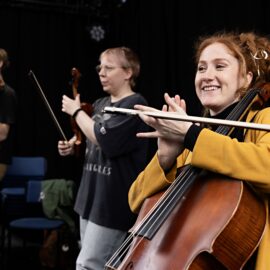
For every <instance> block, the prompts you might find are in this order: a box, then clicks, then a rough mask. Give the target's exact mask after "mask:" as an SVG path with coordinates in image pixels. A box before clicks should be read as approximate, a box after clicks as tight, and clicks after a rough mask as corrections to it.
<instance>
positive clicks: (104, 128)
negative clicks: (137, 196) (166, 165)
mask: <svg viewBox="0 0 270 270" xmlns="http://www.w3.org/2000/svg"><path fill="white" fill-rule="evenodd" d="M135 104H143V105H147V102H146V100H145V99H144V98H143V97H142V96H141V95H140V94H138V93H136V94H134V95H131V96H128V97H125V98H123V99H122V100H120V101H118V102H116V103H114V104H112V103H111V102H110V97H105V98H102V99H98V100H97V101H96V102H95V103H94V104H93V106H94V114H93V119H94V120H95V126H94V131H95V135H96V138H97V141H98V143H99V145H95V144H93V143H92V142H91V141H89V140H87V144H86V153H85V162H84V168H83V175H82V180H81V183H80V187H79V190H78V194H77V199H76V203H75V210H76V212H77V213H78V214H79V215H80V216H81V217H83V218H84V219H88V220H91V221H92V222H94V223H96V224H99V225H102V226H106V227H110V228H114V229H120V230H128V229H130V227H131V226H132V225H133V223H134V222H135V218H136V216H135V215H134V214H133V213H132V212H131V211H130V208H129V205H128V190H129V188H130V186H131V184H132V182H133V181H134V180H135V179H136V177H137V175H138V174H139V173H140V171H142V170H143V169H144V167H145V166H146V163H147V151H148V140H147V139H141V138H137V137H136V133H137V132H143V131H147V130H148V127H147V126H146V125H145V124H144V123H143V121H142V120H141V119H140V118H139V117H138V116H127V115H121V114H107V113H103V112H102V111H103V109H104V107H106V106H115V107H122V108H129V109H133V107H134V105H135Z"/></svg>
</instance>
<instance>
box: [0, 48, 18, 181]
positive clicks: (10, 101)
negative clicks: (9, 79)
mask: <svg viewBox="0 0 270 270" xmlns="http://www.w3.org/2000/svg"><path fill="white" fill-rule="evenodd" d="M8 65H9V60H8V54H7V52H6V50H4V49H2V48H0V181H1V180H2V179H3V177H4V176H5V173H6V170H7V167H8V165H9V164H10V163H11V157H12V147H13V142H12V139H13V125H14V123H15V116H16V103H17V101H16V94H15V91H14V90H13V89H12V88H11V87H10V86H9V85H7V84H6V83H5V81H4V77H3V70H4V69H5V68H6V67H7V66H8Z"/></svg>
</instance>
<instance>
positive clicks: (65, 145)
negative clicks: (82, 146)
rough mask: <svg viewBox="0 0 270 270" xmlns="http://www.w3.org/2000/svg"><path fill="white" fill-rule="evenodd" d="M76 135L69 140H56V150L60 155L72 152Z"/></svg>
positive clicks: (67, 154)
mask: <svg viewBox="0 0 270 270" xmlns="http://www.w3.org/2000/svg"><path fill="white" fill-rule="evenodd" d="M76 140H77V138H76V136H73V137H72V138H71V139H70V140H69V141H58V145H57V146H58V152H59V154H60V156H69V155H73V154H74V144H75V142H76Z"/></svg>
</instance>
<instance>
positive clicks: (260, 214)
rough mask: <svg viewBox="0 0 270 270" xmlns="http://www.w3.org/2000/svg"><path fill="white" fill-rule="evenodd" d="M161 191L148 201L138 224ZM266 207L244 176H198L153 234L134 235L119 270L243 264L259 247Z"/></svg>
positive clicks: (206, 269) (207, 269)
mask: <svg viewBox="0 0 270 270" xmlns="http://www.w3.org/2000/svg"><path fill="white" fill-rule="evenodd" d="M162 193H163V192H161V193H158V194H156V195H154V196H152V197H150V198H148V199H146V201H145V202H144V204H143V206H142V209H141V211H140V214H139V216H138V219H137V221H136V224H135V225H134V227H133V228H135V227H136V226H137V224H138V223H140V221H141V220H142V219H143V218H144V216H145V215H146V214H147V213H148V212H149V210H150V209H152V208H153V206H154V204H155V203H156V202H157V201H158V199H159V198H160V197H161V195H162ZM265 223H266V209H265V206H264V203H263V201H262V200H260V199H258V197H257V195H256V193H255V192H254V190H253V189H252V188H251V187H250V186H249V185H248V184H246V183H244V182H243V181H238V180H233V179H230V178H225V177H224V176H220V175H215V174H211V175H210V177H209V175H207V176H200V177H198V179H196V181H195V183H193V185H192V186H191V188H190V189H189V191H188V192H187V194H186V195H185V196H184V197H183V198H181V201H180V202H179V203H178V204H177V207H175V209H174V210H173V212H172V213H171V214H170V216H169V218H167V220H166V222H164V223H163V224H162V226H161V227H160V229H159V230H158V231H157V233H156V234H155V235H154V237H153V238H152V239H150V240H149V239H147V238H145V237H143V236H138V235H135V236H134V237H133V240H132V244H131V246H130V248H129V250H128V252H127V254H126V255H125V257H124V259H123V260H122V262H121V264H120V265H119V266H118V267H117V268H114V267H112V268H111V267H108V268H107V269H117V270H128V269H129V270H130V269H134V270H146V269H147V270H187V269H188V270H215V269H218V270H222V269H231V270H239V269H242V268H243V266H244V265H245V263H246V262H247V260H248V259H249V258H250V257H251V255H252V254H253V252H254V251H255V250H256V248H257V247H258V245H259V243H260V240H261V238H262V234H263V231H264V228H265Z"/></svg>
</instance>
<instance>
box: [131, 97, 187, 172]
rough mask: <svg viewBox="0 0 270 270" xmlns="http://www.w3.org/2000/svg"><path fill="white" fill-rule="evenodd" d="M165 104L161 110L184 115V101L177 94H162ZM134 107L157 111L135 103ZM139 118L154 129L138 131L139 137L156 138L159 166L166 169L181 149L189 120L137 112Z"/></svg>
mask: <svg viewBox="0 0 270 270" xmlns="http://www.w3.org/2000/svg"><path fill="white" fill-rule="evenodd" d="M164 99H165V102H166V104H165V105H163V108H162V111H163V112H175V113H177V114H181V115H186V103H185V100H184V99H181V98H180V96H179V95H176V96H175V97H173V98H172V97H170V96H169V95H168V94H167V93H165V95H164ZM135 109H138V110H141V111H153V112H154V111H158V110H157V109H154V108H151V107H147V106H142V105H135ZM139 115H140V118H141V119H142V120H143V121H144V122H145V123H146V124H147V125H149V126H151V127H152V128H154V129H155V131H152V132H144V133H138V134H137V136H138V137H141V138H157V139H158V151H157V154H158V158H159V162H160V166H161V167H162V168H163V169H164V170H166V169H169V168H170V167H171V166H172V165H173V164H174V162H175V160H176V158H177V156H178V155H179V154H180V153H181V152H182V151H183V149H184V146H183V143H184V139H185V135H186V133H187V131H188V129H189V128H190V126H191V125H192V123H189V122H182V121H174V120H166V119H160V118H154V117H151V116H147V115H144V114H139Z"/></svg>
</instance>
